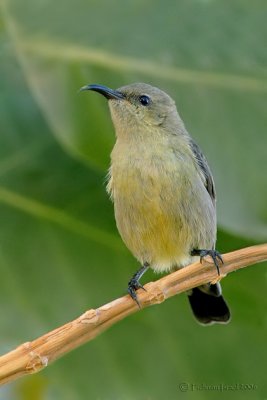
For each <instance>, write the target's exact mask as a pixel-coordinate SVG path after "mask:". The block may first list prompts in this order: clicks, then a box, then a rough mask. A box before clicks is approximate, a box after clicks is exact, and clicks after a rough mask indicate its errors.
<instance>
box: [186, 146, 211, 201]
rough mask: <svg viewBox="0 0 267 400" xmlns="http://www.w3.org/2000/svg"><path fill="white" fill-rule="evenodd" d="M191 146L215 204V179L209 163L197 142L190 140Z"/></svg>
mask: <svg viewBox="0 0 267 400" xmlns="http://www.w3.org/2000/svg"><path fill="white" fill-rule="evenodd" d="M190 146H191V149H192V151H193V153H194V155H195V157H196V160H197V163H198V165H199V166H200V168H201V171H202V172H203V175H204V177H205V186H206V189H207V191H208V193H209V195H210V197H211V199H212V201H213V203H214V204H215V199H216V193H215V186H214V181H213V177H212V174H211V170H210V167H209V165H208V162H207V160H206V158H205V156H204V154H203V153H202V151H201V150H200V148H199V146H198V145H197V144H196V142H194V140H193V139H190Z"/></svg>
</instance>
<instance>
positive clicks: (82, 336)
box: [0, 244, 267, 384]
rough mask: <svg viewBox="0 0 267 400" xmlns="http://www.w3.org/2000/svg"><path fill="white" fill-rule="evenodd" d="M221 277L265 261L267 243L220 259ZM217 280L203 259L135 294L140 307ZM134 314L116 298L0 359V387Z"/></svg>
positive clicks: (134, 309) (132, 308) (132, 304)
mask: <svg viewBox="0 0 267 400" xmlns="http://www.w3.org/2000/svg"><path fill="white" fill-rule="evenodd" d="M223 259H224V264H223V265H222V266H221V277H225V276H226V275H227V274H228V273H230V272H233V271H236V270H238V269H240V268H243V267H246V266H249V265H252V264H255V263H258V262H262V261H265V260H267V244H263V245H258V246H253V247H247V248H245V249H241V250H237V251H233V252H231V253H228V254H224V256H223ZM217 279H218V276H217V272H216V268H214V265H213V263H212V262H210V260H209V259H208V258H207V259H206V260H205V261H204V262H203V264H201V263H199V262H197V263H194V264H191V265H190V266H188V267H186V268H183V269H181V270H179V271H176V272H173V273H172V274H169V275H167V276H165V277H163V278H161V279H159V280H157V281H155V282H150V283H148V284H147V285H145V288H146V292H145V291H143V290H139V291H138V298H139V301H140V303H141V305H142V308H144V307H148V306H151V305H153V304H158V303H162V302H163V301H164V300H165V299H167V298H169V297H171V296H174V295H176V294H179V293H182V292H185V291H187V290H189V289H192V288H193V287H196V286H199V285H201V284H204V283H207V282H213V281H216V280H217ZM137 311H138V307H137V305H136V304H135V302H134V301H133V300H132V299H131V298H130V296H128V295H127V296H124V297H120V298H118V299H116V300H114V301H112V302H110V303H108V304H105V305H104V306H102V307H99V308H97V309H96V310H94V309H91V310H88V311H86V312H85V313H84V314H82V315H81V316H80V317H78V318H77V319H75V320H74V321H71V322H68V323H67V324H65V325H63V326H61V327H59V328H57V329H55V330H53V331H51V332H49V333H47V334H45V335H43V336H41V337H39V338H38V339H35V340H33V341H32V342H27V343H24V344H22V345H20V346H19V347H17V348H16V349H14V350H13V351H10V352H9V353H7V354H5V355H3V356H2V357H0V384H5V383H8V382H11V381H13V380H15V379H17V378H19V377H21V376H23V375H27V374H31V373H35V372H38V371H40V370H41V369H43V368H44V367H46V366H47V365H48V364H50V363H51V362H52V361H54V360H56V359H57V358H59V357H61V356H63V355H64V354H66V353H68V352H70V351H71V350H73V349H75V348H77V347H78V346H80V345H82V344H84V343H86V342H89V341H90V340H92V339H94V338H95V337H96V336H98V335H99V334H100V333H102V332H103V331H105V330H106V329H107V328H109V327H110V326H112V325H114V324H115V323H116V322H118V321H120V320H121V319H123V318H125V317H127V316H128V315H130V314H133V313H135V312H137Z"/></svg>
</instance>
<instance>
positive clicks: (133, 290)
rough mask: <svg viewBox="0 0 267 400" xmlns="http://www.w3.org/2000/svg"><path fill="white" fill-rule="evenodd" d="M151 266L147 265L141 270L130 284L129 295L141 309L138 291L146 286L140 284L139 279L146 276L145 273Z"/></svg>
mask: <svg viewBox="0 0 267 400" xmlns="http://www.w3.org/2000/svg"><path fill="white" fill-rule="evenodd" d="M148 268H149V264H148V263H145V264H144V265H143V267H142V268H140V269H139V270H138V271H137V272H136V273H135V274H134V276H133V277H132V279H131V280H130V281H129V282H128V289H127V290H128V293H129V295H130V296H131V298H132V299H133V300H134V301H135V302H136V304H137V305H138V307H139V308H141V305H140V303H139V300H138V298H137V294H136V290H138V289H143V290H146V289H145V288H144V286H143V285H142V284H141V283H140V282H139V279H141V277H142V276H143V275H144V273H145V272H146V271H147V270H148Z"/></svg>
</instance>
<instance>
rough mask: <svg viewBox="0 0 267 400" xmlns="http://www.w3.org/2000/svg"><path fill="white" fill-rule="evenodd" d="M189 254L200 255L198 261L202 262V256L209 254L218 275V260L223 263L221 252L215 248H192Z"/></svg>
mask: <svg viewBox="0 0 267 400" xmlns="http://www.w3.org/2000/svg"><path fill="white" fill-rule="evenodd" d="M191 256H200V262H202V260H203V258H204V257H206V256H210V257H211V258H212V260H213V262H214V265H215V267H216V269H217V272H218V275H219V276H220V267H219V264H218V261H220V262H221V263H222V264H223V259H222V256H221V254H220V253H219V252H218V251H217V250H215V249H212V250H204V249H194V250H192V251H191Z"/></svg>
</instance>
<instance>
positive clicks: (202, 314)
mask: <svg viewBox="0 0 267 400" xmlns="http://www.w3.org/2000/svg"><path fill="white" fill-rule="evenodd" d="M188 299H189V303H190V305H191V308H192V311H193V313H194V316H195V317H196V319H197V320H198V322H200V323H201V324H204V325H209V324H213V323H221V324H226V323H227V322H229V321H230V318H231V315H230V310H229V308H228V306H227V304H226V302H225V300H224V298H223V296H222V291H221V285H220V284H219V283H216V284H215V285H212V284H207V285H203V286H199V287H197V288H194V289H192V291H191V292H190V293H188Z"/></svg>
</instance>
